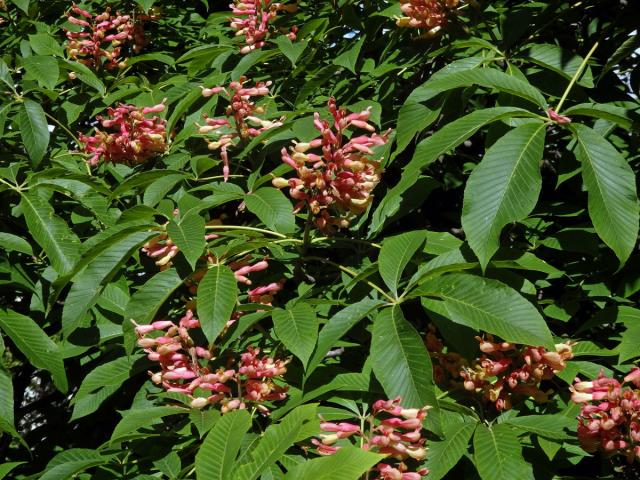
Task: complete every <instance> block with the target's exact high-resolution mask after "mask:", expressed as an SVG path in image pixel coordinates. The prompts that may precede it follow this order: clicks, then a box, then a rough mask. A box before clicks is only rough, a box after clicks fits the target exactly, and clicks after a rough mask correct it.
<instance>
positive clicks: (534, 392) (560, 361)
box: [460, 335, 573, 411]
mask: <svg viewBox="0 0 640 480" xmlns="http://www.w3.org/2000/svg"><path fill="white" fill-rule="evenodd" d="M476 339H477V340H478V342H479V343H480V350H481V351H482V352H483V353H484V355H483V356H482V357H480V359H479V360H475V361H474V363H473V365H472V367H471V368H468V367H465V368H463V369H462V371H461V372H460V376H461V377H462V378H463V380H464V388H466V389H467V390H470V391H476V392H480V393H482V395H483V396H484V398H485V399H486V400H488V401H490V402H493V403H494V404H495V407H496V409H497V410H499V411H501V410H508V409H510V408H511V406H512V403H513V401H514V398H517V397H524V398H526V397H531V398H533V400H534V401H536V402H545V401H547V399H548V393H549V392H544V391H542V390H540V382H542V380H549V379H551V378H552V377H553V376H554V375H555V374H556V373H558V372H559V371H562V370H564V369H565V367H566V363H565V361H566V360H569V359H571V358H572V357H573V353H572V351H571V344H570V343H560V344H557V345H556V346H555V349H556V351H555V352H549V351H547V350H546V349H545V348H544V347H532V346H527V345H524V346H517V345H516V344H513V343H509V342H494V341H493V337H492V336H491V335H487V339H483V338H480V337H476Z"/></svg>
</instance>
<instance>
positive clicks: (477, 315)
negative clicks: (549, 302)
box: [425, 273, 554, 348]
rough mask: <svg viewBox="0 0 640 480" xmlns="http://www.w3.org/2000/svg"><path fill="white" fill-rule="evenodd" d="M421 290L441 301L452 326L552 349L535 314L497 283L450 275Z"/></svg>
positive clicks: (522, 301)
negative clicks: (451, 321)
mask: <svg viewBox="0 0 640 480" xmlns="http://www.w3.org/2000/svg"><path fill="white" fill-rule="evenodd" d="M425 287H426V290H431V291H432V292H433V294H434V295H435V296H437V297H439V298H441V299H442V300H444V304H445V306H446V310H447V312H448V313H449V315H448V317H449V318H450V319H451V320H453V321H454V322H456V323H459V324H461V325H465V326H467V327H471V328H473V329H476V330H479V331H481V332H487V333H492V334H494V335H498V336H500V337H501V338H502V339H503V340H505V341H507V342H513V343H522V344H525V345H542V346H545V347H547V348H553V345H554V342H553V338H552V337H551V332H550V331H549V328H548V327H547V324H546V323H545V321H544V319H543V318H542V316H541V315H540V313H539V312H538V310H536V308H535V307H534V306H533V305H531V303H529V302H528V301H527V300H525V299H524V298H523V297H522V296H521V295H520V294H519V293H518V292H516V291H515V290H513V289H512V288H511V287H508V286H507V285H505V284H503V283H502V282H499V281H498V280H492V279H489V278H482V277H478V276H476V275H470V274H465V273H451V274H447V275H443V276H442V277H439V278H437V279H436V280H434V281H433V282H431V283H427V284H426V285H425Z"/></svg>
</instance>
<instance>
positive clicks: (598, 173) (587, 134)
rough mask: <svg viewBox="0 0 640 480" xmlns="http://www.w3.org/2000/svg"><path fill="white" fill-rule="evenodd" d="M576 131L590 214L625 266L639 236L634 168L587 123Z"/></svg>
mask: <svg viewBox="0 0 640 480" xmlns="http://www.w3.org/2000/svg"><path fill="white" fill-rule="evenodd" d="M571 128H572V129H573V131H574V132H575V134H576V140H577V145H576V151H575V153H576V158H577V159H578V160H579V161H580V163H581V164H582V179H583V181H584V185H585V187H586V189H587V193H588V205H589V216H590V217H591V221H592V222H593V226H594V227H595V229H596V232H597V234H598V236H599V237H600V238H601V239H602V240H603V241H604V243H606V244H607V245H608V246H609V247H610V248H611V249H612V250H613V251H614V252H615V254H616V256H617V257H618V259H619V260H620V264H621V265H623V264H624V263H625V262H626V261H627V259H628V258H629V255H631V252H632V251H633V247H634V246H635V244H636V240H637V237H638V218H639V209H638V194H637V192H636V179H635V174H634V173H633V170H632V169H631V167H630V166H629V164H628V163H627V161H626V160H625V158H624V157H623V156H622V155H621V154H620V152H618V151H617V150H616V149H615V147H614V146H613V145H611V143H609V142H608V141H607V140H606V139H605V138H604V137H603V136H602V135H600V134H599V133H598V132H596V131H595V130H593V129H592V128H589V127H587V126H585V125H580V124H574V125H572V126H571Z"/></svg>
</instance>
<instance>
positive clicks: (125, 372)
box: [71, 355, 145, 421]
mask: <svg viewBox="0 0 640 480" xmlns="http://www.w3.org/2000/svg"><path fill="white" fill-rule="evenodd" d="M141 358H143V355H131V356H125V357H120V358H116V359H115V360H112V361H110V362H107V363H103V364H102V365H98V366H97V367H96V368H94V369H93V370H91V372H89V373H88V374H87V376H85V377H84V379H83V380H82V383H81V384H80V388H79V389H78V391H77V393H76V395H75V396H74V398H73V400H72V403H73V404H74V410H73V415H72V417H71V420H72V421H73V420H77V419H78V418H81V417H83V416H85V415H89V414H91V413H93V412H95V411H96V410H97V409H98V408H99V407H100V405H101V404H102V402H103V401H104V400H106V399H107V397H109V396H110V395H112V394H113V393H115V392H116V390H117V389H119V388H120V387H121V386H122V384H123V383H124V382H126V381H127V380H129V378H131V377H132V376H133V375H135V374H136V373H138V372H140V371H142V370H143V369H144V367H145V365H144V364H140V363H137V362H138V361H139V360H140V359H141ZM102 390H105V392H103V393H105V394H106V395H95V393H97V392H101V391H102ZM89 396H93V397H92V399H91V400H92V402H91V404H90V405H87V404H86V403H81V401H82V400H83V399H85V398H87V397H89Z"/></svg>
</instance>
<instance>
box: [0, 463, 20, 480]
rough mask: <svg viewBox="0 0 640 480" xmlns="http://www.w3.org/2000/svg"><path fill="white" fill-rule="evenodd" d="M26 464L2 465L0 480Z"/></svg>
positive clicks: (0, 467)
mask: <svg viewBox="0 0 640 480" xmlns="http://www.w3.org/2000/svg"><path fill="white" fill-rule="evenodd" d="M24 463H25V462H9V463H3V464H1V465H0V480H2V479H3V478H5V477H6V476H7V475H8V474H9V472H11V470H13V469H14V468H16V467H17V466H19V465H22V464H24Z"/></svg>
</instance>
